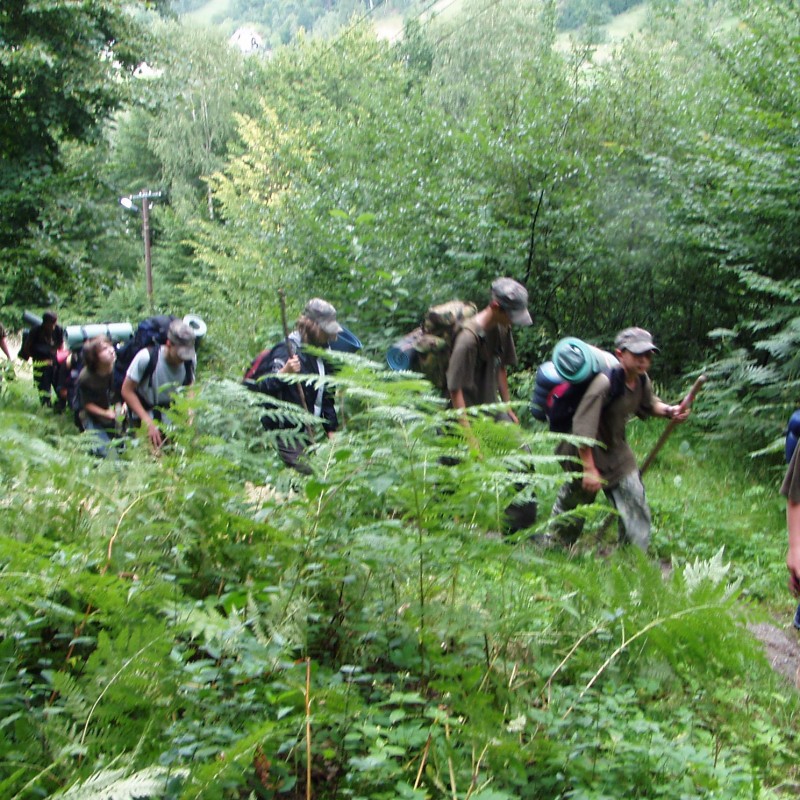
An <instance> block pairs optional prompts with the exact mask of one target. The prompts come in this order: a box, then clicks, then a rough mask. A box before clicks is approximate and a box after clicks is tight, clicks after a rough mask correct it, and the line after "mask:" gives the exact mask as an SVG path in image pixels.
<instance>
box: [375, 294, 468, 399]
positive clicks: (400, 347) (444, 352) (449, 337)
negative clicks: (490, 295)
mask: <svg viewBox="0 0 800 800" xmlns="http://www.w3.org/2000/svg"><path fill="white" fill-rule="evenodd" d="M477 312H478V308H477V306H476V305H475V304H474V303H466V302H464V301H463V300H450V301H449V302H447V303H442V304H441V305H435V306H431V307H430V308H429V309H428V310H427V311H426V312H425V316H424V318H423V320H422V324H421V325H420V326H419V327H418V328H415V329H414V330H413V331H411V333H408V334H406V335H405V336H404V337H403V338H402V339H401V340H400V341H399V342H397V343H396V344H395V345H393V346H392V347H391V348H390V349H389V352H388V353H387V354H386V360H387V362H388V364H389V366H390V367H391V368H392V369H394V370H414V371H415V372H421V373H422V374H423V375H425V377H426V378H427V379H428V380H429V381H430V382H431V383H432V384H433V385H434V386H436V388H437V389H440V390H441V391H446V390H447V365H448V363H449V361H450V354H451V353H452V351H453V343H454V342H455V340H456V336H458V334H459V332H460V331H461V328H462V327H463V325H464V323H465V322H466V321H467V320H468V319H470V317H474V316H475V314H477Z"/></svg>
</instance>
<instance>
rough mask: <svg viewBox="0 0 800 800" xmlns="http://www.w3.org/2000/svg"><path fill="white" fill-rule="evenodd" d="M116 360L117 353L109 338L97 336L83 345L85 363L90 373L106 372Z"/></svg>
mask: <svg viewBox="0 0 800 800" xmlns="http://www.w3.org/2000/svg"><path fill="white" fill-rule="evenodd" d="M116 359H117V351H116V350H115V349H114V345H113V344H112V343H111V339H109V338H108V336H95V337H94V338H93V339H89V340H88V341H86V342H84V344H83V363H84V364H86V368H87V369H88V370H89V372H106V371H108V370H110V369H111V368H112V367H113V366H114V362H115V361H116Z"/></svg>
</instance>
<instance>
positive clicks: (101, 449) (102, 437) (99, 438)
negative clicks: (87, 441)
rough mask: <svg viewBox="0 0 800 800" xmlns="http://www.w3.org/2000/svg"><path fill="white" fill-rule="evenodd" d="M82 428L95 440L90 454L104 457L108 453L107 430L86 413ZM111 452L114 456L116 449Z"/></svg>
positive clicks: (108, 437) (109, 442) (109, 441)
mask: <svg viewBox="0 0 800 800" xmlns="http://www.w3.org/2000/svg"><path fill="white" fill-rule="evenodd" d="M84 430H85V431H86V433H87V434H88V435H89V436H91V437H92V438H93V439H94V440H95V442H96V444H95V446H94V447H93V448H92V455H94V456H97V457H98V458H106V456H108V454H109V445H110V444H111V437H110V436H109V435H108V431H107V430H106V429H105V428H103V427H102V426H100V425H98V424H97V423H96V422H94V421H93V420H92V419H91V418H89V417H88V415H87V419H86V421H85V422H84ZM113 452H114V456H115V457H116V451H113Z"/></svg>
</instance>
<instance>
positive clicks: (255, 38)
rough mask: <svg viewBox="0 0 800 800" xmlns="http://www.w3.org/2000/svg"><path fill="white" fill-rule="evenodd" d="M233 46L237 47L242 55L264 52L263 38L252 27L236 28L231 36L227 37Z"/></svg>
mask: <svg viewBox="0 0 800 800" xmlns="http://www.w3.org/2000/svg"><path fill="white" fill-rule="evenodd" d="M228 43H229V44H230V45H232V46H233V47H238V48H239V51H240V52H242V53H243V54H244V55H246V56H247V55H250V54H251V53H263V52H264V40H263V39H262V38H261V36H260V35H259V34H258V33H257V32H256V31H254V30H253V29H252V28H237V29H236V31H235V32H234V34H233V36H231V38H230V39H228Z"/></svg>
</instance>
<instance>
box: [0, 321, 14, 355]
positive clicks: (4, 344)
mask: <svg viewBox="0 0 800 800" xmlns="http://www.w3.org/2000/svg"><path fill="white" fill-rule="evenodd" d="M0 350H2V351H3V352H4V353H5V354H6V358H7V359H8V360H9V361H13V360H14V359H13V356H12V355H11V352H10V351H9V349H8V341H7V340H6V329H5V328H4V327H3V325H2V323H0Z"/></svg>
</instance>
